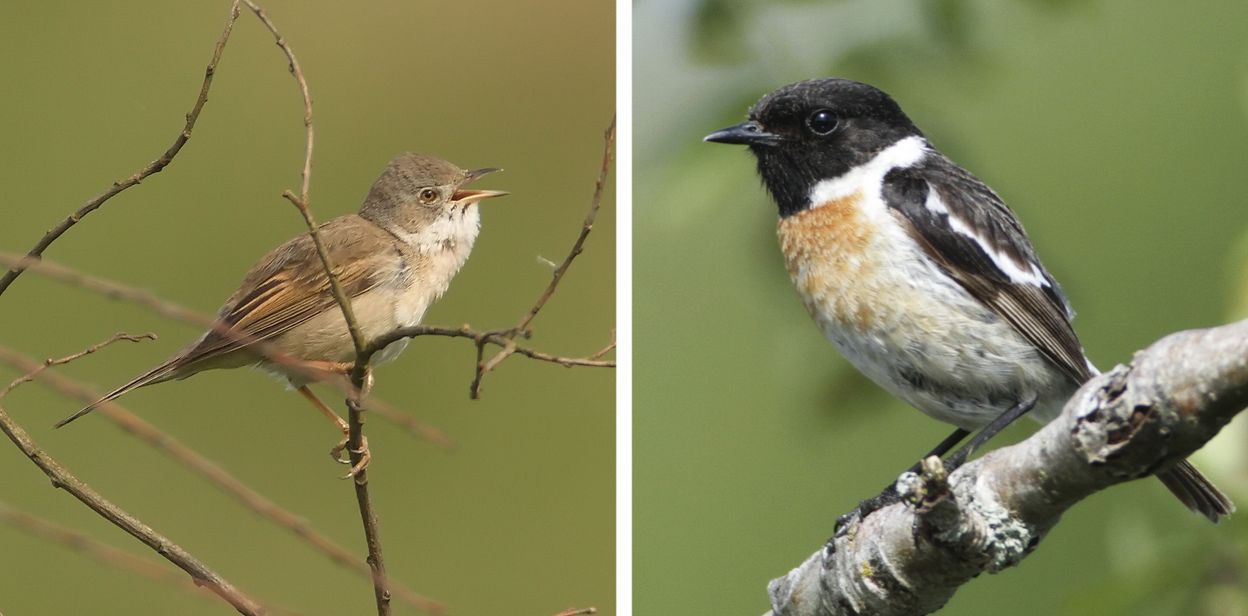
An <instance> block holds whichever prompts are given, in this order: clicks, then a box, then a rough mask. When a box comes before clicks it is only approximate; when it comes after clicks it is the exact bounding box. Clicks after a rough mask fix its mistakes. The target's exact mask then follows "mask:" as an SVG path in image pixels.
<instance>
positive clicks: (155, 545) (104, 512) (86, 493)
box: [0, 407, 264, 614]
mask: <svg viewBox="0 0 1248 616" xmlns="http://www.w3.org/2000/svg"><path fill="white" fill-rule="evenodd" d="M0 431H3V432H4V433H5V435H7V436H8V437H9V440H11V441H13V444H14V445H17V448H18V449H20V450H21V451H22V453H23V454H25V455H26V457H28V458H30V461H31V462H34V463H35V465H36V466H38V467H39V469H40V470H42V471H43V472H44V474H46V475H47V476H48V478H49V479H51V480H52V486H53V487H55V488H60V489H62V490H65V491H66V492H69V493H70V494H71V495H73V497H74V498H76V499H78V500H79V501H81V502H82V504H84V505H86V506H87V507H90V508H91V510H92V511H95V512H96V513H98V514H100V516H101V517H103V518H104V519H105V520H108V521H109V522H111V523H113V524H114V525H116V526H117V527H118V528H120V529H122V530H124V531H126V532H127V533H129V534H130V536H132V537H134V538H135V539H138V540H139V541H141V542H143V544H144V545H146V546H148V547H150V548H152V549H153V550H155V551H156V553H157V554H160V555H161V556H162V557H164V558H165V559H167V560H168V561H169V562H171V563H173V564H175V565H177V566H178V568H180V569H182V570H183V571H185V572H187V573H188V574H190V576H191V578H193V579H194V580H195V583H197V584H200V585H202V586H206V587H207V588H208V589H209V590H211V591H212V592H213V593H215V594H216V595H217V596H219V597H221V598H222V599H224V600H226V601H227V602H228V603H229V604H230V605H233V606H234V609H236V610H238V612H239V613H240V614H263V613H264V609H263V608H262V607H261V606H260V604H259V603H257V602H256V600H255V599H252V598H251V597H249V596H247V595H246V594H244V593H243V592H242V591H241V590H239V589H237V588H235V587H234V585H233V584H231V583H230V582H229V581H227V580H226V579H225V578H223V577H221V575H219V574H218V573H217V572H216V571H213V570H212V569H209V568H208V566H207V565H205V564H204V563H202V562H200V561H199V559H197V558H195V557H194V556H192V555H191V553H190V552H187V551H186V550H184V549H183V548H182V546H180V545H178V544H176V543H174V542H172V541H170V540H169V539H167V538H166V537H165V536H164V535H161V534H160V533H157V532H156V531H154V530H152V528H151V527H149V526H148V525H146V524H144V523H143V522H141V521H139V519H138V518H135V517H134V516H132V515H130V514H129V513H126V512H125V511H124V510H122V509H121V508H120V507H118V506H117V505H114V504H113V503H112V502H110V501H109V500H108V499H106V498H104V497H103V496H102V495H100V493H99V492H96V491H95V490H94V489H92V488H91V486H89V485H87V484H86V483H84V482H83V481H81V480H80V479H78V478H77V477H76V476H74V474H73V473H71V472H69V469H67V468H65V467H64V466H61V464H60V463H59V462H57V461H56V460H55V459H53V458H52V456H49V455H48V454H47V452H45V451H43V450H42V449H40V448H39V446H38V445H37V444H36V443H35V442H34V440H33V439H31V438H30V435H29V434H27V433H26V431H25V430H24V429H22V427H21V426H20V425H18V424H17V422H15V421H13V418H12V417H10V416H9V414H8V413H7V412H5V410H4V408H3V407H0Z"/></svg>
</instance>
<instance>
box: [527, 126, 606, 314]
mask: <svg viewBox="0 0 1248 616" xmlns="http://www.w3.org/2000/svg"><path fill="white" fill-rule="evenodd" d="M603 140H604V141H605V142H606V143H605V144H604V146H603V151H602V168H601V169H600V170H599V171H598V181H597V182H595V183H594V198H593V199H592V200H591V202H590V206H589V212H587V213H586V214H585V222H584V223H582V224H581V232H580V234H578V235H577V236H576V241H575V242H573V244H572V250H569V251H568V254H567V256H565V257H564V258H563V262H562V263H560V264H559V267H557V268H555V272H554V274H552V275H551V277H550V284H548V285H546V289H545V290H544V291H542V294H541V295H540V296H538V298H537V301H536V302H534V303H533V307H532V308H530V309H529V312H528V314H526V315H524V317H523V318H521V319H520V322H519V323H517V324H516V326H515V328H514V330H515V331H516V332H517V333H519V334H520V335H525V332H526V331H528V328H529V324H530V323H532V322H533V319H535V318H537V313H539V312H541V311H542V308H543V307H544V306H545V305H546V302H547V300H549V299H550V296H552V295H554V294H555V289H556V288H558V287H559V283H560V281H562V280H563V275H564V274H566V273H567V271H568V267H569V266H571V265H572V260H573V259H575V258H576V257H577V256H579V255H580V254H581V252H583V251H584V248H585V240H586V238H588V237H589V232H590V231H593V229H594V219H595V218H597V217H598V208H599V206H601V205H602V191H603V188H604V187H605V186H606V183H607V173H608V172H610V170H611V160H612V158H613V156H614V153H615V118H614V117H613V118H611V125H610V126H608V127H607V130H606V133H605V134H604V135H603Z"/></svg>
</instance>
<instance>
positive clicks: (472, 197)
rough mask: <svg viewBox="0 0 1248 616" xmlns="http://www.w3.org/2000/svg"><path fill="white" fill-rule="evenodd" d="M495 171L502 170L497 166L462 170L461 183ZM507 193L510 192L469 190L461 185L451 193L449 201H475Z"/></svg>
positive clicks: (466, 182)
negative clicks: (462, 179)
mask: <svg viewBox="0 0 1248 616" xmlns="http://www.w3.org/2000/svg"><path fill="white" fill-rule="evenodd" d="M497 171H502V169H499V168H497V167H486V168H484V169H473V170H472V171H466V172H464V176H465V178H464V182H463V183H464V184H468V183H470V182H473V181H475V180H477V179H478V178H480V177H481V176H483V175H489V174H491V173H494V172H497ZM461 186H462V185H461ZM509 194H511V193H509V192H507V191H503V190H470V189H467V188H462V187H461V188H459V189H458V190H456V191H455V194H453V195H451V201H454V202H456V203H476V202H478V201H480V200H482V199H492V198H494V197H503V196H506V195H509Z"/></svg>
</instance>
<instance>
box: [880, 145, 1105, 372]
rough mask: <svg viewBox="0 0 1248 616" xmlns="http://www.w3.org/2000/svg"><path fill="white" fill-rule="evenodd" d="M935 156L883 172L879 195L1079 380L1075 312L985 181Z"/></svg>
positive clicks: (948, 266)
mask: <svg viewBox="0 0 1248 616" xmlns="http://www.w3.org/2000/svg"><path fill="white" fill-rule="evenodd" d="M933 158H935V157H933ZM941 159H942V160H938V161H932V164H931V165H925V166H923V167H911V168H905V169H896V170H894V171H892V172H890V173H889V174H888V175H887V176H885V178H884V188H883V196H884V201H885V203H887V204H888V206H889V208H890V210H891V211H893V212H894V213H895V214H896V215H897V216H898V218H899V219H900V220H902V222H903V223H905V224H906V226H907V229H908V231H909V232H910V235H911V236H912V237H914V238H915V240H916V241H918V243H919V245H920V246H922V247H923V249H924V250H925V251H926V252H927V254H928V256H930V257H931V258H932V259H933V260H935V261H936V262H937V263H938V264H940V266H941V267H942V268H943V269H944V271H945V272H946V273H947V274H948V275H949V276H950V277H951V278H953V279H954V280H955V281H957V282H958V284H960V285H962V287H963V288H965V289H966V290H967V291H968V292H969V293H970V294H971V295H972V296H974V297H975V298H976V299H978V300H979V301H981V302H983V303H984V304H986V305H988V306H989V307H991V308H992V310H993V311H995V312H996V313H997V314H999V315H1001V317H1002V318H1004V319H1005V320H1006V321H1007V322H1008V323H1009V324H1010V325H1012V326H1013V327H1014V329H1015V330H1017V331H1018V332H1019V333H1020V334H1022V335H1023V337H1025V338H1026V339H1027V340H1028V341H1030V342H1031V343H1032V344H1034V345H1035V346H1036V348H1038V349H1039V350H1040V352H1041V353H1042V354H1044V356H1045V357H1047V358H1049V360H1050V361H1052V362H1053V363H1054V365H1056V366H1057V367H1058V368H1059V369H1061V371H1062V372H1063V373H1065V374H1066V375H1067V376H1069V377H1070V378H1071V379H1073V380H1074V381H1075V382H1076V383H1082V382H1084V381H1086V380H1087V379H1088V378H1090V377H1091V375H1092V373H1091V369H1090V367H1089V365H1088V361H1087V358H1086V357H1085V356H1084V354H1083V347H1082V346H1081V345H1080V344H1079V338H1078V337H1077V336H1076V335H1075V330H1074V328H1072V327H1071V324H1070V319H1071V318H1073V317H1074V312H1073V311H1072V310H1071V309H1070V303H1069V302H1068V301H1067V300H1066V296H1065V295H1064V294H1063V293H1062V290H1061V288H1060V287H1059V286H1058V285H1057V282H1056V281H1055V280H1053V277H1052V276H1050V275H1049V273H1048V272H1047V271H1045V269H1044V266H1043V265H1041V264H1040V260H1039V259H1038V258H1037V257H1036V254H1035V250H1034V249H1032V247H1031V244H1030V243H1029V242H1028V241H1027V236H1026V235H1025V234H1024V232H1023V228H1022V225H1021V224H1020V223H1019V222H1018V219H1017V218H1015V216H1014V213H1013V212H1011V211H1010V210H1009V208H1007V207H1006V205H1005V203H1004V202H1003V201H1002V200H1001V198H1000V197H998V196H997V195H996V193H994V192H993V191H992V189H991V188H989V187H988V186H987V185H985V184H984V183H983V182H981V181H980V180H979V179H977V178H976V177H975V176H973V175H971V174H970V172H968V171H966V170H965V169H962V168H961V167H959V166H957V165H955V164H953V163H952V162H950V161H948V159H943V157H941ZM930 160H931V159H929V161H930Z"/></svg>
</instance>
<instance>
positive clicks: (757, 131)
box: [702, 120, 780, 145]
mask: <svg viewBox="0 0 1248 616" xmlns="http://www.w3.org/2000/svg"><path fill="white" fill-rule="evenodd" d="M702 140H703V141H707V142H710V143H731V144H735V145H776V144H778V143H780V136H779V135H776V134H774V133H769V132H767V131H765V130H763V126H762V125H761V124H759V123H758V122H755V121H754V120H750V121H749V122H742V123H740V124H737V125H736V126H729V127H728V128H722V129H720V130H717V131H715V132H713V133H711V134H709V135H707V136H705V137H703V138H702Z"/></svg>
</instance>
